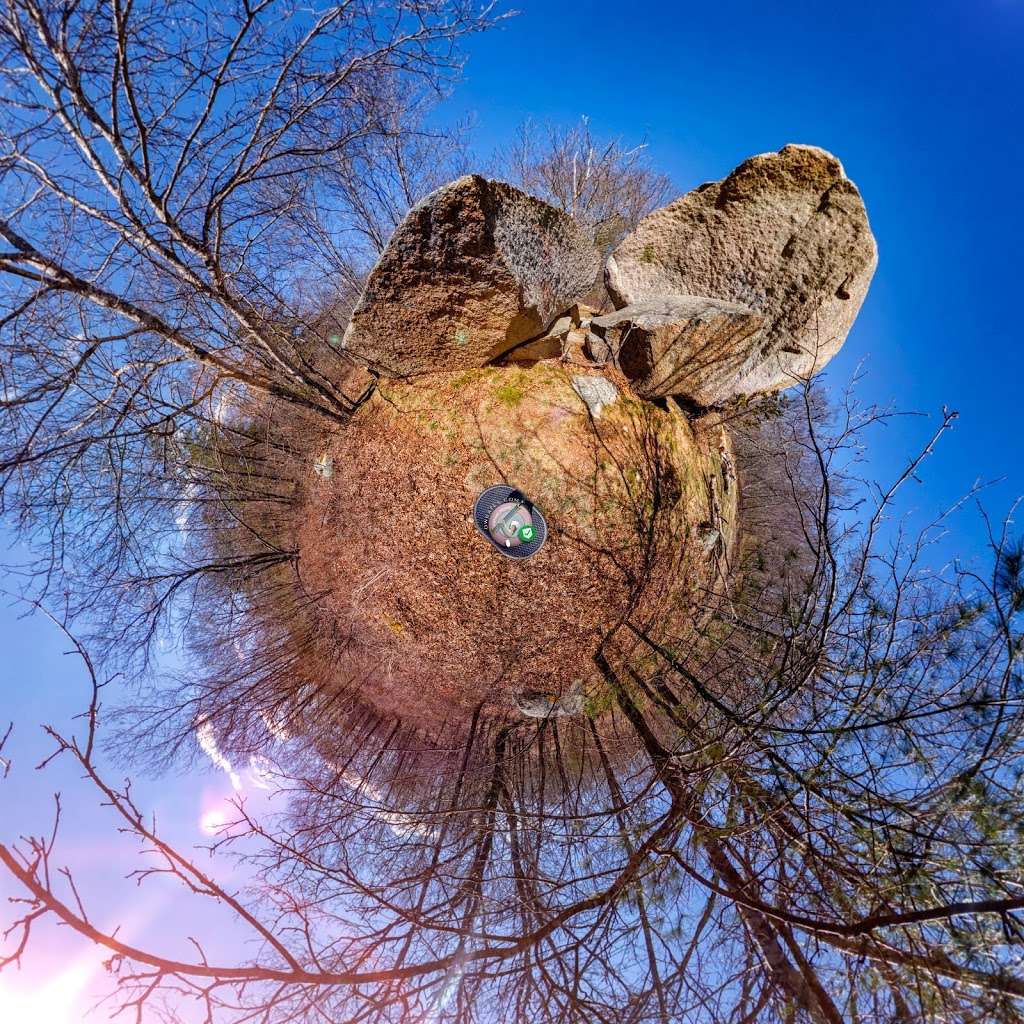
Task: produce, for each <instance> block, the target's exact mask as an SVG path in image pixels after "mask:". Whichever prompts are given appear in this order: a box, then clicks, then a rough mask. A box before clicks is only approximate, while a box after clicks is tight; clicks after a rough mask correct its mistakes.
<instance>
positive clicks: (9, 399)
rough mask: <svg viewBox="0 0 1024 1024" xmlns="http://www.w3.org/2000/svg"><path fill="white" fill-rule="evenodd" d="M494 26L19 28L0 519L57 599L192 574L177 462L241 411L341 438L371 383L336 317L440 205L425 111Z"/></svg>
mask: <svg viewBox="0 0 1024 1024" xmlns="http://www.w3.org/2000/svg"><path fill="white" fill-rule="evenodd" d="M492 10H493V8H492V6H491V5H489V4H485V5H483V7H482V8H480V9H478V8H477V6H476V4H474V3H470V2H468V0H466V2H464V0H396V2H394V3H385V4H379V5H374V6H372V7H366V6H365V5H358V4H351V3H343V4H337V5H331V4H315V5H313V6H312V7H310V6H308V5H305V6H304V5H301V4H292V3H288V2H271V0H265V2H262V3H258V4H255V5H253V4H249V3H237V4H234V3H228V4H219V5H217V6H216V8H215V9H214V8H210V9H206V10H204V9H202V8H197V7H196V6H195V5H192V4H188V3H183V4H173V3H172V4H171V5H167V4H143V5H139V4H137V3H136V4H127V5H125V4H121V3H114V4H113V5H108V4H102V3H98V2H97V3H86V4H82V3H78V4H73V5H70V6H68V5H55V4H49V3H45V2H39V0H25V2H18V0H11V2H10V3H7V4H6V5H5V6H4V8H3V13H2V15H0V76H2V80H3V88H2V91H3V97H2V99H0V238H2V245H0V288H2V289H3V292H2V296H3V297H2V299H0V307H2V309H3V310H4V313H3V315H2V317H0V383H2V387H3V393H2V396H0V412H2V414H3V417H4V429H3V432H2V441H0V500H2V504H3V507H4V509H5V511H6V512H7V513H8V515H9V516H10V517H12V519H13V520H14V521H16V522H18V523H19V524H20V526H21V528H22V530H23V532H24V534H25V535H26V536H28V537H31V538H32V539H33V541H34V542H35V550H36V552H37V553H38V552H41V553H43V554H44V555H46V556H47V557H45V558H44V559H43V561H42V563H41V564H40V563H37V564H36V566H35V567H34V569H33V570H31V571H32V572H33V573H34V575H35V579H36V582H37V583H38V584H39V590H38V591H37V592H38V593H40V594H43V593H47V592H48V590H49V588H51V587H53V586H58V584H57V583H56V580H57V578H58V575H59V576H60V578H61V581H62V582H61V583H60V584H59V586H60V587H65V589H66V588H67V581H68V580H69V579H75V580H77V582H76V583H75V585H74V586H73V587H71V589H72V590H73V591H74V592H75V595H76V600H77V601H78V603H79V604H80V605H82V606H83V607H85V606H88V605H89V602H90V601H91V600H92V597H93V596H94V595H96V594H108V595H109V594H110V592H111V590H112V588H113V589H120V590H121V591H122V593H127V590H128V589H130V583H131V581H132V580H136V579H139V578H142V580H143V581H144V582H145V581H150V582H151V583H152V582H153V581H154V580H155V581H157V582H159V581H160V580H164V581H165V583H166V584H167V585H171V584H172V583H173V581H174V579H175V578H177V577H178V576H180V575H181V574H182V573H194V571H195V569H196V567H195V566H192V565H188V564H182V563H181V562H180V561H178V562H177V563H176V564H172V563H171V562H169V560H168V559H167V557H166V555H165V553H166V552H167V551H168V550H174V548H175V545H174V544H173V543H172V541H173V538H174V536H175V532H176V531H177V530H178V526H177V522H176V521H177V520H178V519H180V516H181V515H182V510H183V509H184V508H187V507H188V506H189V505H190V502H191V500H192V495H193V491H194V490H195V486H196V485H195V483H194V481H193V479H192V477H193V475H194V471H193V470H194V468H193V469H189V467H188V466H187V465H184V466H183V465H182V464H181V461H180V460H181V457H182V455H183V454H184V456H185V461H186V463H187V462H188V458H189V456H190V454H194V453H195V452H196V451H197V448H196V445H197V443H200V442H199V441H198V440H197V439H200V438H201V437H202V436H204V433H206V432H209V431H216V430H217V425H218V424H219V423H221V422H222V421H223V420H224V419H225V417H226V416H227V415H230V414H229V412H228V410H230V409H232V408H233V407H234V406H235V405H237V404H238V402H239V401H242V400H245V401H262V402H264V403H265V405H264V406H263V408H264V409H265V410H268V409H271V408H275V409H280V408H286V409H291V410H294V415H295V416H298V417H302V416H306V415H310V416H313V417H315V418H317V419H320V420H323V421H325V422H327V423H333V424H335V425H336V424H338V423H341V422H344V421H345V419H346V418H347V416H348V415H349V413H350V411H351V409H352V408H353V404H354V402H356V401H358V398H359V396H360V394H361V391H362V389H363V387H364V385H363V384H362V383H361V381H362V375H360V374H359V373H357V371H356V368H355V367H354V366H352V365H351V364H350V363H349V362H348V361H347V360H346V358H345V357H344V356H343V355H342V354H340V353H339V352H338V351H337V350H336V347H335V343H334V342H332V335H333V334H335V333H336V331H333V330H331V329H330V325H329V324H324V323H323V322H321V321H320V319H318V318H319V317H320V315H321V313H322V311H323V309H324V308H325V306H326V305H327V304H328V303H327V301H326V299H327V298H329V299H330V303H331V304H332V305H333V306H334V307H335V308H338V296H339V293H341V295H342V297H344V295H345V294H346V293H348V295H349V300H350V301H351V296H352V293H353V292H354V291H355V290H357V289H358V287H359V281H360V278H361V274H362V273H364V272H365V268H366V266H368V264H369V263H370V262H372V260H373V258H374V254H375V250H376V248H379V245H380V241H381V238H382V237H383V232H384V231H385V230H386V225H387V224H388V222H389V219H390V220H392V221H393V220H394V218H395V217H397V216H398V215H399V213H398V211H399V210H401V209H402V207H403V206H404V204H406V203H408V202H409V201H410V200H411V199H413V198H414V197H416V192H417V190H418V189H420V188H427V187H430V185H431V184H432V179H430V178H429V175H428V174H427V172H426V171H424V165H425V163H426V160H425V153H426V152H427V151H428V150H429V149H430V148H431V147H434V144H435V142H437V145H438V146H440V147H441V148H444V147H445V146H448V143H447V142H443V141H441V140H437V139H436V136H432V135H428V134H427V133H425V132H424V129H423V128H422V125H421V120H422V113H423V111H424V109H425V105H426V104H427V103H428V102H429V100H430V98H431V96H436V95H437V94H438V93H439V91H440V90H442V89H443V88H444V87H445V83H446V82H447V81H448V80H449V79H450V78H451V77H452V76H453V75H454V74H455V73H456V72H457V71H458V68H459V58H458V53H457V50H456V47H457V45H458V43H459V41H460V40H461V39H462V38H463V37H465V36H466V35H467V34H469V33H471V32H475V31H478V30H480V29H483V28H485V27H486V26H487V25H488V24H490V23H491V21H492V20H493V14H492ZM442 165H443V160H438V161H436V163H435V165H434V167H435V169H437V168H440V167H441V166H442ZM371 197H372V198H371ZM341 304H342V305H344V301H342V303H341ZM340 315H343V314H340ZM321 328H323V329H321ZM249 429H253V428H252V427H251V426H250V428H249ZM278 497H279V495H278ZM72 552H74V557H72V555H71V553H72ZM260 557H261V558H262V557H263V553H262V552H261V554H260ZM157 567H160V568H157ZM54 574H57V575H54ZM91 583H95V585H94V586H93V585H91Z"/></svg>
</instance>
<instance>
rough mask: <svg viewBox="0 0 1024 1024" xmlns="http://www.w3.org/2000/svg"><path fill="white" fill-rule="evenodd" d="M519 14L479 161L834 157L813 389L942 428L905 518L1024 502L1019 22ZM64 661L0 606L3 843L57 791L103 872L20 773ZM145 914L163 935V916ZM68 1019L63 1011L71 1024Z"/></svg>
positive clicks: (61, 680) (971, 526)
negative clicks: (851, 275)
mask: <svg viewBox="0 0 1024 1024" xmlns="http://www.w3.org/2000/svg"><path fill="white" fill-rule="evenodd" d="M520 6H521V7H523V8H524V13H523V14H521V15H520V16H519V17H517V18H515V19H513V20H511V21H509V22H508V23H507V24H506V25H505V27H504V28H503V29H501V30H500V31H497V32H493V33H490V34H488V35H485V36H482V37H480V38H477V39H475V40H473V41H472V42H471V44H470V45H469V47H468V57H469V63H468V66H467V77H466V80H465V81H464V82H463V83H462V84H460V85H459V86H458V87H457V88H456V89H455V92H454V94H453V95H452V97H451V99H450V101H449V103H448V104H447V106H446V107H445V116H450V117H452V118H457V117H459V116H462V115H465V114H467V113H472V114H473V115H474V116H475V120H476V123H477V129H476V142H477V145H478V146H479V148H480V150H481V151H482V152H485V153H486V152H489V151H491V150H492V149H493V148H494V147H495V146H497V145H500V144H502V143H504V142H505V141H507V140H508V138H509V137H510V135H511V133H512V130H513V129H514V127H515V126H516V125H517V124H518V123H519V122H520V121H522V120H523V119H524V118H526V117H535V118H539V119H542V120H543V119H550V120H553V121H556V122H564V123H569V122H572V121H574V120H575V119H577V118H578V117H579V116H580V115H587V116H589V118H590V119H591V122H592V125H593V127H594V129H595V130H596V131H598V132H600V133H603V134H611V135H621V136H623V137H624V139H626V140H628V141H633V142H636V141H640V140H642V139H646V141H647V142H648V144H649V146H650V154H651V159H652V162H653V163H654V164H655V166H656V167H658V168H659V169H660V170H663V171H665V172H666V173H668V174H669V175H670V176H671V177H672V178H673V180H674V181H675V182H676V184H677V185H678V186H679V190H680V192H682V191H685V190H687V189H690V188H692V187H694V186H696V185H698V184H699V183H700V182H702V181H706V180H710V179H714V178H720V177H722V176H724V175H725V174H727V173H728V172H729V170H730V169H731V168H732V167H734V166H735V165H736V164H737V163H739V162H740V161H741V160H743V159H744V158H745V157H747V156H750V155H751V154H754V153H760V152H765V151H768V150H775V149H778V148H779V147H780V146H782V145H784V144H785V143H787V142H803V143H813V144H817V145H820V146H824V147H825V148H827V149H830V150H831V151H833V152H834V153H835V154H836V155H837V156H839V157H840V159H842V161H843V163H844V165H845V166H846V169H847V173H848V174H849V175H850V177H851V178H853V179H854V180H855V181H856V182H857V184H858V185H859V186H860V188H861V190H862V192H863V195H864V197H865V200H866V203H867V207H868V212H869V216H870V218H871V222H872V225H873V228H874V231H875V234H876V236H877V238H878V243H879V250H880V263H879V268H878V272H877V274H876V277H875V280H874V284H873V286H872V289H871V292H870V294H869V296H868V299H867V302H866V304H865V307H864V309H863V311H862V314H861V317H860V320H859V321H858V323H857V325H856V326H855V328H854V330H853V332H852V334H851V335H850V338H849V340H848V342H847V345H846V347H845V349H844V350H843V352H842V353H841V355H840V356H839V357H838V358H837V359H836V360H835V361H834V362H833V364H832V366H831V367H830V376H831V378H832V379H833V380H835V381H837V382H841V381H844V380H845V379H847V378H848V377H849V376H850V374H851V373H852V372H853V370H854V367H855V366H856V365H857V364H858V362H860V361H861V360H862V359H867V360H868V363H867V366H868V371H869V376H868V377H867V379H866V380H865V382H864V383H863V385H862V387H861V394H862V395H863V397H864V398H865V399H869V400H874V401H879V402H883V403H884V402H888V401H890V400H895V401H896V402H897V403H898V404H899V406H900V407H901V408H902V409H905V410H916V411H922V412H928V413H932V414H934V413H935V412H937V410H939V409H940V408H941V406H942V405H943V404H944V403H947V404H949V405H950V406H952V407H954V408H957V409H959V411H960V413H961V419H960V421H959V423H958V425H957V427H956V430H955V431H954V433H953V435H952V436H951V437H950V438H948V439H947V440H946V441H945V443H944V444H943V445H942V447H941V449H940V450H939V452H938V454H937V455H936V457H935V459H934V460H933V461H932V462H931V464H930V465H929V467H928V469H927V478H926V482H925V483H924V484H923V485H921V486H920V487H918V488H917V490H916V493H915V494H914V495H913V499H912V500H913V502H914V503H915V504H917V505H919V506H920V507H922V508H924V509H929V510H931V509H936V508H938V507H939V506H940V505H941V504H943V503H947V502H949V501H951V500H953V499H954V498H955V497H956V496H958V495H959V494H960V493H962V492H963V491H964V489H965V488H967V487H968V486H969V485H970V484H971V483H972V482H973V481H974V480H975V479H976V478H979V477H980V478H983V479H997V478H1004V479H1003V482H1002V483H1001V484H999V485H997V486H995V487H994V488H992V490H991V491H990V492H989V494H988V497H987V499H986V500H987V503H988V505H989V507H990V509H991V511H992V512H993V513H994V514H995V515H997V516H998V515H1001V514H1002V513H1003V512H1004V511H1005V510H1006V508H1007V507H1008V505H1009V503H1010V501H1011V500H1012V498H1014V497H1016V496H1017V495H1018V494H1020V493H1022V492H1024V470H1022V468H1021V464H1020V459H1019V455H1018V447H1019V438H1020V436H1021V434H1022V432H1024V401H1022V400H1021V371H1022V368H1024V367H1022V359H1021V350H1020V330H1021V328H1020V326H1019V323H1020V321H1019V315H1018V311H1017V306H1018V301H1019V297H1020V294H1021V279H1022V266H1021V263H1022V261H1021V256H1020V250H1019V245H1020V239H1021V238H1022V236H1024V213H1022V206H1021V199H1020V194H1019V190H1020V186H1019V182H1020V181H1021V180H1022V179H1024V133H1022V131H1021V128H1022V125H1021V118H1022V115H1021V110H1022V109H1024V102H1022V101H1024V81H1022V77H1024V75H1022V70H1021V68H1022V66H1024V61H1022V59H1021V55H1022V50H1024V2H1022V0H1013V2H1011V0H961V2H948V0H947V2H932V3H923V2H915V3H888V4H881V3H870V2H869V3H867V4H859V5H858V4H847V5H844V6H843V7H842V8H841V9H836V8H835V7H834V6H833V5H826V4H820V3H808V2H801V3H776V4H766V3H764V2H763V0H762V2H736V0H732V2H729V0H724V2H722V0H720V2H717V3H715V4H709V3H701V4H699V5H698V4H692V3H685V2H676V3H633V4H623V3H622V2H621V0H618V2H615V3H611V2H603V0H602V2H598V3H589V4H588V3H570V2H551V0H546V2H544V3H539V2H536V3H530V2H529V0H522V2H521V3H520ZM933 422H934V417H933V419H932V420H930V421H922V420H918V419H907V420H901V421H898V422H897V423H895V424H894V425H893V426H891V427H890V428H888V429H887V430H886V431H885V432H884V433H883V434H876V435H875V438H874V447H873V448H872V453H871V455H872V468H873V469H874V470H875V471H876V472H877V473H878V474H879V475H881V476H883V477H884V476H887V475H889V474H891V473H893V472H895V471H898V469H900V468H902V465H903V464H904V461H905V457H906V455H907V453H908V452H909V451H910V450H911V449H912V448H913V447H914V446H915V444H916V443H918V442H919V441H921V440H922V439H923V438H924V436H926V434H927V433H929V432H930V430H931V428H932V424H933ZM2 539H3V537H2V536H0V541H2ZM952 545H953V549H954V550H962V552H963V553H964V554H967V555H970V554H976V553H977V552H978V551H979V550H980V533H979V531H978V528H977V523H976V521H974V520H971V519H970V518H966V519H964V520H963V521H962V523H961V532H959V533H958V534H957V535H956V538H954V539H953V541H952ZM65 647H66V643H65V642H64V640H63V639H62V638H61V637H60V636H59V634H57V632H56V631H55V630H54V629H53V628H52V627H51V626H50V625H49V624H48V623H46V622H43V621H41V620H39V619H35V620H32V621H29V622H27V623H26V622H24V621H21V620H19V619H18V611H17V609H14V608H11V607H8V606H7V605H6V604H5V603H3V602H0V652H2V653H0V686H2V690H0V692H2V693H3V705H2V711H0V732H2V730H3V728H4V727H5V726H6V722H7V720H9V719H14V720H15V721H16V722H18V724H19V729H18V733H17V736H16V741H15V748H14V750H15V753H16V765H15V769H16V770H15V775H14V776H13V777H12V779H11V780H9V781H8V783H7V784H6V785H5V786H3V787H0V822H2V825H3V827H2V830H0V831H2V834H3V838H5V839H7V838H9V837H10V834H11V832H12V831H22V830H25V829H28V828H30V827H33V826H35V827H38V826H40V825H41V824H42V823H43V822H44V821H45V813H46V806H45V801H46V799H47V798H48V795H49V794H51V793H52V791H53V789H54V788H56V787H57V786H58V785H60V786H61V787H66V791H67V795H68V801H69V807H70V818H69V822H68V826H69V829H68V831H69V837H70V838H71V840H72V841H73V842H75V843H77V844H79V846H80V847H81V848H84V849H86V850H87V851H88V850H93V851H99V852H98V853H97V858H96V859H98V860H99V861H104V860H109V858H108V855H107V853H105V852H104V851H106V846H105V845H103V844H104V843H105V842H106V840H103V842H102V843H101V842H100V841H99V840H97V841H96V844H95V845H94V844H93V841H92V839H90V832H89V828H88V821H89V819H90V817H91V814H92V812H93V810H94V807H95V800H91V801H90V802H89V803H88V805H87V806H86V807H85V808H84V809H83V808H81V807H79V806H78V805H77V804H76V803H75V800H76V799H77V797H76V796H75V795H74V794H75V793H80V792H81V791H80V790H76V789H75V788H74V787H75V782H74V778H73V775H69V774H67V773H65V774H63V775H60V774H58V775H57V777H56V778H45V777H41V776H39V775H38V773H34V772H33V771H31V765H32V763H34V759H35V758H36V757H37V755H39V754H40V753H42V752H44V751H45V750H47V749H48V747H47V745H46V744H44V743H43V742H42V740H41V738H40V736H39V733H38V731H37V730H36V723H37V722H38V721H40V720H41V719H47V718H49V719H52V718H57V719H59V720H63V721H64V722H66V721H67V719H68V715H69V713H70V712H69V710H68V709H69V708H70V707H75V708H77V707H78V705H79V704H80V702H81V700H83V699H84V697H85V690H84V682H83V679H82V673H81V672H80V671H78V670H77V669H76V667H75V666H74V665H73V664H71V665H69V664H68V663H67V661H66V660H64V659H62V657H61V651H63V650H64V649H65ZM69 701H71V702H73V703H72V704H70V705H69V704H68V702H69ZM144 792H145V795H146V796H147V798H151V799H152V800H153V801H155V802H156V803H157V805H158V806H162V807H163V809H164V812H165V821H167V823H168V827H169V828H170V829H171V830H172V831H175V832H177V833H179V834H180V835H182V836H183V837H186V838H187V841H196V842H198V841H200V840H201V838H202V836H201V833H199V831H198V829H197V827H196V823H197V821H198V819H199V816H200V815H201V814H202V813H203V811H204V809H206V808H208V807H209V806H212V805H214V804H216V803H217V801H219V800H222V799H223V798H224V796H226V795H227V794H228V793H230V786H229V785H228V783H227V782H226V780H225V778H224V777H223V776H222V775H218V774H216V773H211V772H207V773H197V774H194V775H191V776H188V777H187V778H180V777H177V776H173V775H172V776H170V777H168V778H166V779H164V780H162V781H151V782H150V783H148V784H147V785H146V787H145V791H144ZM95 866H96V865H95V864H94V865H93V867H95ZM105 866H106V867H108V868H109V863H108V864H106V865H105ZM89 870H91V868H90V869H89ZM3 894H4V891H3V890H2V889H0V895H3ZM139 906H140V907H141V908H142V911H143V912H144V914H149V915H150V916H151V917H156V918H158V919H159V920H160V923H161V924H166V920H165V918H164V916H163V915H164V914H165V913H166V907H164V906H163V905H162V904H161V903H160V902H159V900H156V901H155V902H153V904H152V906H150V904H141V903H140V904H139ZM110 909H111V912H112V913H114V912H117V910H118V907H117V906H116V905H115V906H112V907H111V908H110ZM137 909H138V908H137ZM140 927H142V930H143V931H145V930H146V929H145V927H144V926H140ZM69 948H70V947H69ZM69 962H72V961H69ZM30 978H31V974H30V975H29V978H28V979H26V980H25V982H23V983H22V987H24V986H25V985H29V984H31V983H32V982H31V980H30ZM10 984H15V982H12V983H10ZM0 995H3V992H2V991H0ZM69 998H71V999H72V1001H74V1000H75V999H77V998H78V997H77V996H74V995H73V996H72V997H69ZM69 1005H70V1004H69ZM75 1005H78V1004H77V1003H76V1004H75ZM77 1014H78V1010H75V1009H70V1010H69V1011H68V1016H67V1018H66V1019H67V1021H72V1020H74V1021H77V1020H78V1019H79V1017H78V1016H77ZM98 1019H104V1018H103V1017H102V1016H101V1017H100V1018H98ZM47 1024H64V1021H63V1020H58V1019H56V1018H55V1019H54V1021H53V1022H51V1021H47Z"/></svg>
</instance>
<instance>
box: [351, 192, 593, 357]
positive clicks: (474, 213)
mask: <svg viewBox="0 0 1024 1024" xmlns="http://www.w3.org/2000/svg"><path fill="white" fill-rule="evenodd" d="M598 265H599V256H598V254H597V252H596V250H595V249H594V246H593V243H592V241H591V240H590V239H589V238H588V237H587V235H586V234H585V232H583V231H582V230H581V229H580V228H579V227H578V226H577V225H576V223H575V222H574V221H573V220H572V219H571V218H570V217H569V216H568V215H567V214H564V213H562V212H561V211H559V210H556V209H554V207H551V206H549V205H548V204H547V203H544V202H542V201H541V200H539V199H536V198H534V197H533V196H529V195H527V194H526V193H524V192H520V191H519V190H518V189H516V188H513V187H512V186H511V185H507V184H505V183H504V182H499V181H490V180H488V179H486V178H483V177H481V176H479V175H468V176H466V177H463V178H459V179H458V180H457V181H453V182H451V183H450V184H448V185H445V186H443V187H442V188H440V189H438V190H437V191H435V192H433V193H431V194H430V195H429V196H427V198H426V199H424V200H423V201H422V202H420V203H419V204H417V205H416V206H415V207H413V209H412V210H410V211H409V214H408V216H407V217H406V218H405V220H404V221H403V222H402V224H401V225H400V226H399V228H398V230H397V231H396V232H395V234H394V236H393V237H392V239H391V241H390V242H389V243H388V246H387V248H386V249H385V251H384V253H383V254H382V255H381V257H380V259H379V261H378V262H377V265H376V266H375V267H374V269H373V271H372V273H371V274H370V278H369V280H368V282H367V285H366V288H365V290H364V292H363V295H362V297H361V298H360V300H359V303H358V305H357V306H356V308H355V310H354V312H353V314H352V318H351V321H350V323H349V326H348V329H347V331H346V333H345V339H344V348H345V349H346V350H347V351H348V352H350V353H351V354H352V355H354V356H355V357H356V358H358V359H360V360H362V361H364V362H365V363H366V365H368V366H369V367H370V368H371V369H372V370H374V371H375V372H376V373H379V374H382V375H384V376H390V377H408V376H413V375H415V374H420V373H428V372H435V371H446V370H459V369H469V368H472V367H478V366H484V365H486V364H487V363H489V362H491V361H492V360H494V359H496V358H498V357H499V356H501V355H502V354H504V353H505V352H507V351H509V350H510V349H512V348H514V347H515V346H517V345H519V344H521V343H522V342H524V341H527V340H528V339H530V338H534V337H537V336H538V335H539V334H540V333H541V332H543V331H544V329H545V328H546V327H547V325H548V324H549V323H551V321H552V320H554V319H555V317H556V316H558V315H559V314H560V313H562V312H563V311H564V310H565V309H567V308H568V307H569V306H570V305H571V304H572V303H573V301H574V300H576V299H577V298H578V297H579V296H581V295H583V294H584V293H585V292H586V291H587V290H588V289H589V288H590V287H591V286H592V284H593V281H594V277H595V275H596V273H597V268H598Z"/></svg>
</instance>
